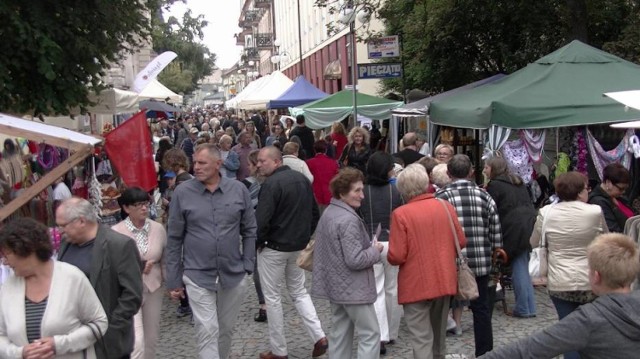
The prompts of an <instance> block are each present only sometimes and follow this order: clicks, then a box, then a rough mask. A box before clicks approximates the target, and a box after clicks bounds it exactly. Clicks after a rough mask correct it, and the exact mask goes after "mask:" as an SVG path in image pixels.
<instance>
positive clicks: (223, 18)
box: [165, 0, 242, 69]
mask: <svg viewBox="0 0 640 359" xmlns="http://www.w3.org/2000/svg"><path fill="white" fill-rule="evenodd" d="M240 7H241V3H240V0H187V3H186V4H182V3H180V2H176V3H175V4H174V5H173V6H172V7H171V10H170V11H169V13H168V14H167V13H165V19H166V18H168V17H169V16H171V15H172V16H175V17H177V18H178V19H179V20H182V15H183V14H184V13H185V11H186V10H187V9H191V12H192V13H193V17H196V16H197V15H200V14H202V15H204V16H205V19H206V20H207V21H208V22H209V26H207V27H206V28H204V39H203V41H202V42H203V43H204V44H205V45H207V47H209V50H210V51H211V52H212V53H214V54H216V57H217V61H216V66H218V67H219V68H221V69H225V68H229V67H231V66H233V64H234V63H236V61H238V59H239V58H240V51H241V49H242V47H240V46H236V39H235V37H233V35H234V34H236V33H238V32H240V28H239V27H238V18H239V17H240Z"/></svg>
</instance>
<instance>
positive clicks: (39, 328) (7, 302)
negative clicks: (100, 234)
mask: <svg viewBox="0 0 640 359" xmlns="http://www.w3.org/2000/svg"><path fill="white" fill-rule="evenodd" d="M74 221H75V220H74ZM74 221H71V222H69V223H64V224H61V223H58V225H59V226H60V227H62V228H65V227H68V226H70V225H73V223H72V222H74ZM0 251H1V252H2V257H3V261H4V262H5V263H6V264H7V265H9V266H10V267H11V268H12V269H13V271H14V274H13V275H11V276H10V277H9V278H7V280H6V281H5V283H4V284H3V285H2V289H0V358H16V359H22V358H25V359H30V358H53V357H55V358H78V359H79V358H95V357H96V355H95V351H94V348H93V345H94V343H95V342H96V340H97V339H99V338H101V337H102V334H104V333H105V331H106V330H107V316H106V314H105V312H104V310H103V309H102V305H101V304H100V300H99V299H98V297H97V296H96V294H95V292H94V290H93V288H92V287H91V283H89V279H87V277H86V276H85V275H84V274H83V273H82V271H80V270H79V269H78V268H76V267H74V266H72V265H69V264H67V263H62V262H54V261H53V260H52V259H51V255H52V253H53V247H52V244H51V240H50V239H49V233H48V230H47V228H46V227H45V226H44V225H42V224H41V223H39V222H36V221H35V220H33V219H30V218H18V219H15V220H13V221H11V222H9V223H8V224H7V225H6V226H4V227H3V228H2V229H1V230H0Z"/></svg>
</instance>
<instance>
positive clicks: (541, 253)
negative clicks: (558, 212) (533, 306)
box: [529, 205, 553, 279]
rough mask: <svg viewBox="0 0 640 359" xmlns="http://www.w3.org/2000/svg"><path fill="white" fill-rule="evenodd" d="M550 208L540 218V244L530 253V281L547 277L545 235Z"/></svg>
mask: <svg viewBox="0 0 640 359" xmlns="http://www.w3.org/2000/svg"><path fill="white" fill-rule="evenodd" d="M552 206H553V205H549V207H548V208H547V209H546V210H545V211H544V214H543V216H542V230H541V232H540V244H539V245H538V247H536V248H534V249H533V250H532V251H531V258H529V275H530V276H531V279H535V278H546V277H547V273H548V270H549V262H548V260H547V255H548V250H547V245H546V244H547V243H546V241H545V235H546V224H547V218H549V212H550V211H551V208H552Z"/></svg>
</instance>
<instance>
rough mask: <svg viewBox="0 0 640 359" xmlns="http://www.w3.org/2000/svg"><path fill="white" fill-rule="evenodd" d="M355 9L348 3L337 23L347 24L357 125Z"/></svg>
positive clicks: (354, 114) (356, 121)
mask: <svg viewBox="0 0 640 359" xmlns="http://www.w3.org/2000/svg"><path fill="white" fill-rule="evenodd" d="M355 13H356V11H355V9H354V8H353V1H349V2H348V3H347V5H346V7H345V8H344V9H343V10H342V14H341V16H340V18H339V19H338V22H340V23H342V24H344V25H347V24H349V34H350V35H351V38H350V40H349V41H350V43H349V46H350V49H349V51H350V53H351V86H353V88H352V92H353V123H354V125H355V124H357V123H358V90H357V87H358V74H357V71H358V69H357V67H358V59H356V16H355Z"/></svg>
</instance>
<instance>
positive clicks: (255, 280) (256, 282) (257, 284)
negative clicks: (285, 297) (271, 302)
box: [253, 258, 264, 305]
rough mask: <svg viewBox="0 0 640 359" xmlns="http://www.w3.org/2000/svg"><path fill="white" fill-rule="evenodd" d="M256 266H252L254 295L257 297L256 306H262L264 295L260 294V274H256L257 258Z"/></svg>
mask: <svg viewBox="0 0 640 359" xmlns="http://www.w3.org/2000/svg"><path fill="white" fill-rule="evenodd" d="M255 263H256V264H255V265H254V266H253V284H254V285H255V287H256V294H257V295H258V304H260V305H262V304H264V294H263V293H262V284H261V283H260V273H258V258H256V262H255Z"/></svg>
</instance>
